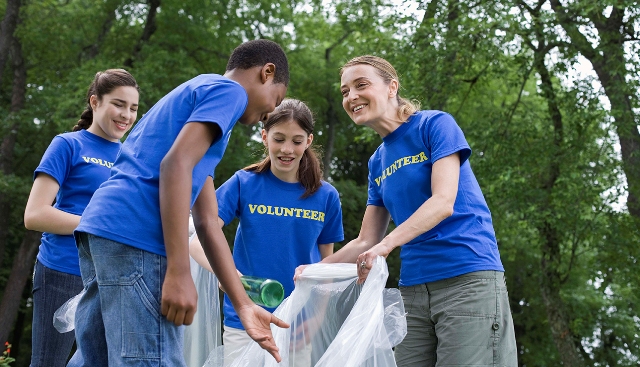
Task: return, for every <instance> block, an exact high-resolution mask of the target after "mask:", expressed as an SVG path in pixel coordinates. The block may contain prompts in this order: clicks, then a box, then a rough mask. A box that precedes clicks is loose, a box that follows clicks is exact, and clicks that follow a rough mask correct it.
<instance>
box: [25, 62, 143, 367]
mask: <svg viewBox="0 0 640 367" xmlns="http://www.w3.org/2000/svg"><path fill="white" fill-rule="evenodd" d="M138 97H139V88H138V84H137V83H136V80H135V79H134V78H133V76H132V75H131V74H129V73H128V72H127V71H125V70H122V69H109V70H106V71H104V72H98V73H97V74H96V76H95V78H94V80H93V82H92V83H91V85H90V86H89V90H88V92H87V108H86V109H85V111H84V112H83V113H82V115H81V116H80V120H79V121H78V124H77V125H76V126H75V127H74V128H73V132H70V133H65V134H60V135H58V136H56V137H55V138H53V141H52V142H51V144H50V145H49V147H48V148H47V150H46V152H45V153H44V155H43V157H42V161H41V162H40V165H39V166H38V168H36V170H35V173H34V178H35V179H34V182H33V187H32V188H31V193H30V194H29V200H28V201H27V205H26V208H25V212H24V224H25V227H27V229H30V230H34V231H40V232H44V233H43V234H42V241H41V244H40V249H39V252H38V256H37V261H36V265H35V270H34V275H33V325H32V353H31V366H32V367H36V366H52V367H57V366H65V365H66V361H67V359H68V357H69V352H70V351H71V348H72V346H73V341H74V338H75V336H74V333H73V332H68V333H65V334H60V333H58V332H57V331H56V330H55V329H54V327H53V314H54V312H55V311H56V310H57V309H58V308H59V307H60V306H61V305H62V304H63V303H64V302H66V301H67V300H68V299H69V298H71V297H73V296H75V295H76V294H78V293H80V291H81V290H82V279H81V277H80V267H79V264H78V250H77V249H76V243H75V240H74V238H73V235H72V234H73V230H74V229H75V228H76V227H77V226H78V223H79V222H80V216H81V215H82V212H83V211H84V208H85V207H86V206H87V204H88V203H89V200H90V199H91V196H92V195H93V193H94V191H95V190H97V189H98V186H100V184H102V183H103V182H104V181H105V180H107V178H109V175H110V171H111V166H112V165H113V162H114V161H115V159H116V155H117V154H118V152H119V150H120V145H121V144H120V139H121V138H122V137H123V136H124V134H125V133H126V132H127V131H129V129H131V126H133V123H134V122H135V120H136V116H137V111H138Z"/></svg>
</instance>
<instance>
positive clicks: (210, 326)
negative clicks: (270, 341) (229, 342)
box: [184, 258, 222, 367]
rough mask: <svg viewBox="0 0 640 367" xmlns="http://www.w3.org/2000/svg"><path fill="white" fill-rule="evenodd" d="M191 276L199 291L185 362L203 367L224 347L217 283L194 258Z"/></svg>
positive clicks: (187, 330)
mask: <svg viewBox="0 0 640 367" xmlns="http://www.w3.org/2000/svg"><path fill="white" fill-rule="evenodd" d="M190 265H191V276H192V277H193V281H194V283H195V285H196V290H197V291H198V305H197V309H196V314H195V315H194V317H193V323H191V325H189V326H187V327H185V330H184V346H185V348H184V359H185V362H186V363H187V366H188V367H201V366H202V365H204V363H205V361H206V360H207V358H208V356H209V354H210V353H211V352H212V351H213V350H214V349H215V348H216V347H217V346H220V345H221V344H222V333H221V327H222V326H221V322H220V298H219V294H218V279H217V278H216V276H215V275H214V274H213V273H211V272H210V271H208V270H207V269H205V268H203V267H202V266H200V265H199V264H198V263H197V262H196V261H195V260H194V259H193V258H191V264H190Z"/></svg>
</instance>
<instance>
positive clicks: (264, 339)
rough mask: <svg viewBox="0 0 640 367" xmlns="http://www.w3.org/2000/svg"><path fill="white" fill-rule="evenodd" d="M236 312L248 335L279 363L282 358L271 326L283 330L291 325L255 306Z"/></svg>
mask: <svg viewBox="0 0 640 367" xmlns="http://www.w3.org/2000/svg"><path fill="white" fill-rule="evenodd" d="M236 312H237V313H238V317H240V321H242V325H243V326H244V330H245V331H246V332H247V335H249V337H251V339H253V340H254V341H255V342H256V343H258V345H260V347H261V348H262V349H264V350H266V351H267V352H269V354H271V355H272V356H273V358H275V359H276V361H277V362H278V363H279V362H280V361H281V360H282V358H280V353H279V351H278V347H277V346H276V342H275V340H273V334H271V324H274V325H276V326H278V327H281V328H288V327H289V324H287V323H286V322H284V321H282V320H280V319H279V318H277V317H275V316H273V314H272V313H270V312H269V311H267V310H265V309H263V308H262V307H260V306H258V305H255V304H253V305H247V306H243V307H241V308H240V309H238V310H236Z"/></svg>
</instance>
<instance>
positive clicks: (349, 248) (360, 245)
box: [293, 205, 391, 281]
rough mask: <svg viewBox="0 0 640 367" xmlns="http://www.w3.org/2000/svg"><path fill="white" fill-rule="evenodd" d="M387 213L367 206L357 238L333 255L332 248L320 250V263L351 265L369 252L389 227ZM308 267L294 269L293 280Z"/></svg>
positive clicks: (382, 208) (302, 266) (383, 208)
mask: <svg viewBox="0 0 640 367" xmlns="http://www.w3.org/2000/svg"><path fill="white" fill-rule="evenodd" d="M390 217H391V216H390V215H389V211H388V210H387V209H386V208H385V207H382V206H374V205H368V206H367V209H366V210H365V212H364V218H363V219H362V226H361V227H360V233H359V234H358V237H357V238H355V239H353V240H351V241H349V243H347V244H346V245H344V246H343V247H342V248H341V249H340V250H338V252H336V253H333V246H332V248H331V252H328V251H327V253H326V255H327V256H325V253H323V252H322V248H320V255H321V256H322V261H320V262H321V263H353V262H355V261H356V258H357V257H358V255H360V254H361V253H363V252H365V251H367V250H369V249H370V248H372V247H373V246H374V245H376V244H377V243H379V242H380V241H382V238H383V237H384V234H385V233H386V232H387V228H388V227H389V219H390ZM307 266H308V265H300V266H298V267H297V268H296V271H295V274H294V275H293V280H294V281H296V280H298V277H299V276H300V274H302V272H303V271H304V269H305V268H306V267H307Z"/></svg>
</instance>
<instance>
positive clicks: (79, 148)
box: [34, 130, 121, 275]
mask: <svg viewBox="0 0 640 367" xmlns="http://www.w3.org/2000/svg"><path fill="white" fill-rule="evenodd" d="M120 146H121V144H120V142H119V141H118V142H112V141H109V140H106V139H103V138H101V137H99V136H98V135H95V134H92V133H90V132H88V131H87V130H80V131H77V132H72V133H65V134H60V135H58V136H56V137H55V138H53V140H52V141H51V144H50V145H49V147H48V148H47V150H46V151H45V152H44V155H43V156H42V160H41V161H40V165H38V168H36V170H35V173H34V179H35V178H36V177H37V175H38V174H41V173H45V174H47V175H49V176H51V177H53V178H54V179H55V180H56V181H57V182H58V185H60V189H59V190H58V194H57V195H56V202H55V204H54V205H53V207H54V208H56V209H59V210H62V211H63V212H67V213H70V214H75V215H82V212H83V211H84V209H85V207H86V206H87V204H88V203H89V200H90V199H91V196H92V195H93V193H94V192H95V191H96V190H97V189H98V187H99V186H100V184H102V183H103V182H104V181H106V180H107V179H108V178H109V175H110V172H111V166H113V162H114V161H115V159H116V156H117V155H118V151H120ZM37 258H38V261H39V262H41V263H42V265H44V266H46V267H47V268H49V269H53V270H57V271H60V272H63V273H67V274H73V275H80V265H79V264H78V250H77V248H76V242H75V240H74V239H73V236H72V235H59V234H53V233H47V232H45V233H43V234H42V241H41V243H40V249H39V251H38V257H37Z"/></svg>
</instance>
